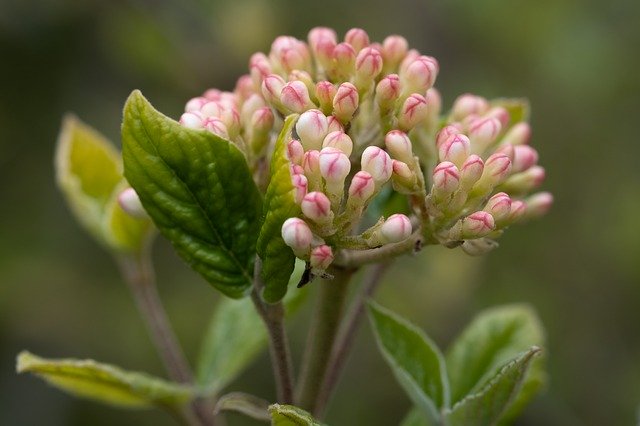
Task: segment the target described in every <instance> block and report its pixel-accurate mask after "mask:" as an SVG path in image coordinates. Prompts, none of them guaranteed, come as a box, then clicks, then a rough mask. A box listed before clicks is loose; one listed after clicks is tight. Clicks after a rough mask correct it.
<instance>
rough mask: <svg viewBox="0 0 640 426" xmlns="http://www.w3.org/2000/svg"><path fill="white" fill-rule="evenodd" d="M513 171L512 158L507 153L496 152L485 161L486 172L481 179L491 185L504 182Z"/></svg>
mask: <svg viewBox="0 0 640 426" xmlns="http://www.w3.org/2000/svg"><path fill="white" fill-rule="evenodd" d="M509 173H511V160H510V159H509V157H508V156H507V155H506V154H503V153H495V154H492V155H491V156H489V158H487V161H485V162H484V172H483V173H482V177H481V178H480V181H481V182H482V183H483V184H486V185H488V186H489V187H494V186H496V185H498V184H500V183H502V182H503V181H504V180H505V179H506V178H507V176H509Z"/></svg>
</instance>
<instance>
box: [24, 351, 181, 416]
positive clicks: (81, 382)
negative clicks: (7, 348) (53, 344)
mask: <svg viewBox="0 0 640 426" xmlns="http://www.w3.org/2000/svg"><path fill="white" fill-rule="evenodd" d="M16 370H17V371H18V373H25V372H28V373H33V374H35V375H36V376H39V377H41V378H42V379H44V380H46V381H47V382H48V383H50V384H52V385H53V386H55V387H57V388H60V389H62V390H64V391H66V392H69V393H70V394H73V395H75V396H79V397H83V398H89V399H93V400H96V401H99V402H104V403H107V404H111V405H117V406H122V407H127V408H145V407H150V406H153V405H156V406H160V407H177V406H180V405H182V404H184V403H186V402H187V401H188V400H189V399H190V397H191V396H192V390H191V389H189V388H187V387H184V386H180V385H177V384H174V383H170V382H166V381H164V380H162V379H158V378H155V377H152V376H149V375H147V374H144V373H137V372H128V371H124V370H122V369H120V368H118V367H115V366H112V365H108V364H100V363H98V362H95V361H93V360H76V359H57V360H52V359H44V358H40V357H38V356H35V355H33V354H31V353H29V352H22V353H20V354H19V355H18V360H17V366H16Z"/></svg>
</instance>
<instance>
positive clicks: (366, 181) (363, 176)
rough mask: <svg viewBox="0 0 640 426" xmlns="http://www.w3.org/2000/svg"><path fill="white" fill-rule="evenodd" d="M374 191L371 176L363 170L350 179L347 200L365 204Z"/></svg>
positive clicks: (374, 186) (374, 185)
mask: <svg viewBox="0 0 640 426" xmlns="http://www.w3.org/2000/svg"><path fill="white" fill-rule="evenodd" d="M375 191H376V184H375V181H374V180H373V176H371V174H370V173H367V172H365V171H363V170H361V171H359V172H358V173H356V174H355V175H354V176H353V179H351V185H349V199H350V200H355V201H357V202H359V203H365V202H366V201H368V200H369V198H371V197H372V196H373V194H374V193H375Z"/></svg>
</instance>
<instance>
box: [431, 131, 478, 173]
mask: <svg viewBox="0 0 640 426" xmlns="http://www.w3.org/2000/svg"><path fill="white" fill-rule="evenodd" d="M470 146H471V142H470V141H469V138H468V137H466V136H465V135H463V134H461V133H458V134H454V135H451V136H450V137H449V138H448V139H447V140H446V141H444V143H443V144H442V145H440V148H439V149H438V154H439V156H440V161H450V162H452V163H453V164H455V165H456V166H458V167H462V164H464V162H465V161H466V160H467V158H468V157H469V151H470Z"/></svg>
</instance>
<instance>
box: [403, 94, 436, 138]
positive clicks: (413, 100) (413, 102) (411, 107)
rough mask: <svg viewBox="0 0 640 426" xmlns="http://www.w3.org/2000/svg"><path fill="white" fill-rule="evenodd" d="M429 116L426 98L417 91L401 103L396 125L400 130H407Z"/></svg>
mask: <svg viewBox="0 0 640 426" xmlns="http://www.w3.org/2000/svg"><path fill="white" fill-rule="evenodd" d="M428 116H429V110H428V108H427V100H426V99H425V97H424V96H422V95H419V94H417V93H414V94H412V95H411V96H409V97H408V98H407V99H406V100H405V101H404V104H403V105H402V109H401V110H400V113H399V114H398V127H399V128H400V129H401V130H404V131H407V132H408V131H409V130H411V129H413V128H414V127H415V126H417V125H418V124H419V123H420V122H422V121H424V120H426V118H427V117H428Z"/></svg>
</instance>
